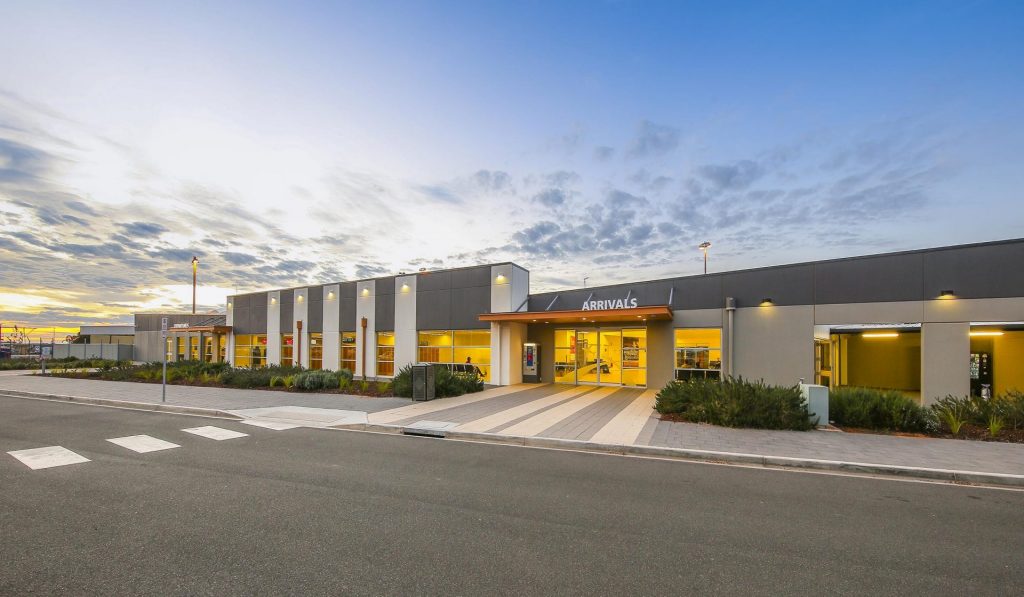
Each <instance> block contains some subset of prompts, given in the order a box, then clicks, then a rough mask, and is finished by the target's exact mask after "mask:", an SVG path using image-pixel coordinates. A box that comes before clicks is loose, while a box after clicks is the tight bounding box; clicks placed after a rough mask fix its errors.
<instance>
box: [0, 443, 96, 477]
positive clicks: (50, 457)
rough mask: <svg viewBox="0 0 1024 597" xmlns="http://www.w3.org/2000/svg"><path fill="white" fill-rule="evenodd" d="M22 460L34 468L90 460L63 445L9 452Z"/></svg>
mask: <svg viewBox="0 0 1024 597" xmlns="http://www.w3.org/2000/svg"><path fill="white" fill-rule="evenodd" d="M8 454H10V455H11V456H14V457H15V458H17V459H18V460H20V461H21V463H22V464H24V465H25V466H27V467H28V468H30V469H32V470H34V471H35V470H39V469H41V468H50V467H54V466H64V465H66V464H78V463H80V462H89V459H88V458H86V457H85V456H82V455H81V454H75V453H74V452H72V451H71V450H68V449H67V448H65V447H62V446H48V447H46V448H32V449H31V450H15V451H13V452H8Z"/></svg>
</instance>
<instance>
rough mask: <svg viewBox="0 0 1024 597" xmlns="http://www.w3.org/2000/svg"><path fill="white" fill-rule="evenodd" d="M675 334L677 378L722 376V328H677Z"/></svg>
mask: <svg viewBox="0 0 1024 597" xmlns="http://www.w3.org/2000/svg"><path fill="white" fill-rule="evenodd" d="M673 336H674V344H675V378H676V379H679V380H686V379H691V378H694V377H697V378H702V377H703V378H718V377H720V376H721V372H722V330H721V328H676V330H674V332H673Z"/></svg>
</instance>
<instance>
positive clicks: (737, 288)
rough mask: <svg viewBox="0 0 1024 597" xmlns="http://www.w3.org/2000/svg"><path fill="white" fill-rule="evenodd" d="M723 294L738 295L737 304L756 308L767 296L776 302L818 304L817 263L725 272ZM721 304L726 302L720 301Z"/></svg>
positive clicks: (783, 303)
mask: <svg viewBox="0 0 1024 597" xmlns="http://www.w3.org/2000/svg"><path fill="white" fill-rule="evenodd" d="M722 295H723V296H729V297H733V298H735V299H736V306H737V307H756V306H757V305H759V304H761V301H762V299H765V298H770V299H772V302H773V303H774V304H776V305H811V304H813V303H814V266H813V265H794V266H788V267H776V268H771V269H764V270H751V271H746V272H738V273H735V274H722ZM723 300H724V299H723ZM718 306H719V307H722V306H724V305H722V303H721V302H720V303H719V305H718Z"/></svg>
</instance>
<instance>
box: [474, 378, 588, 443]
mask: <svg viewBox="0 0 1024 597" xmlns="http://www.w3.org/2000/svg"><path fill="white" fill-rule="evenodd" d="M593 389H594V387H593V386H573V387H571V388H570V389H568V390H565V391H563V392H558V393H557V394H552V395H550V396H544V397H543V398H538V399H536V400H531V401H530V402H527V403H525V404H519V405H517V406H513V407H512V408H509V409H506V410H503V411H500V412H496V413H494V414H492V415H488V416H486V417H484V418H482V419H477V420H475V421H469V422H468V423H465V424H464V425H461V426H460V427H459V428H458V430H459V431H469V432H474V433H483V432H486V431H490V430H491V429H494V428H495V427H500V426H502V425H504V424H505V423H511V422H512V421H515V420H516V419H520V418H522V417H525V416H526V415H528V414H530V413H532V412H536V411H538V410H541V409H543V408H547V407H548V406H551V405H553V404H558V403H559V402H561V401H563V400H567V399H569V398H572V397H573V396H578V395H580V394H582V393H584V392H589V391H590V390H593Z"/></svg>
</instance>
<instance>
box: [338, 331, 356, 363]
mask: <svg viewBox="0 0 1024 597" xmlns="http://www.w3.org/2000/svg"><path fill="white" fill-rule="evenodd" d="M341 368H342V369H347V370H348V371H349V373H355V372H356V333H355V332H342V333H341Z"/></svg>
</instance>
